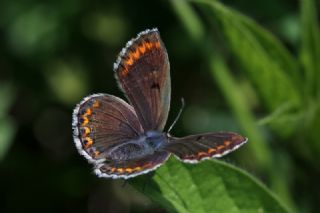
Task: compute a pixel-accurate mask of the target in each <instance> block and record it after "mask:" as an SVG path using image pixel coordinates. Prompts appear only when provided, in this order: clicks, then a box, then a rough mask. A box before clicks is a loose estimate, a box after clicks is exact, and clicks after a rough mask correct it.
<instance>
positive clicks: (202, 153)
mask: <svg viewBox="0 0 320 213" xmlns="http://www.w3.org/2000/svg"><path fill="white" fill-rule="evenodd" d="M207 155H208V153H206V152H199V153H198V157H202V156H207Z"/></svg>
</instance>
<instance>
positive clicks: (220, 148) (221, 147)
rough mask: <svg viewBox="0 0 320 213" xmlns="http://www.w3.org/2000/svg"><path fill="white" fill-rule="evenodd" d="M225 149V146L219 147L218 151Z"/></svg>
mask: <svg viewBox="0 0 320 213" xmlns="http://www.w3.org/2000/svg"><path fill="white" fill-rule="evenodd" d="M224 148H225V146H223V145H221V146H218V147H217V149H218V150H220V149H224Z"/></svg>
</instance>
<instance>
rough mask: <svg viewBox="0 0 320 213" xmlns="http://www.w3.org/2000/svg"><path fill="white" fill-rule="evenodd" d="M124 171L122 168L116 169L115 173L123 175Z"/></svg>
mask: <svg viewBox="0 0 320 213" xmlns="http://www.w3.org/2000/svg"><path fill="white" fill-rule="evenodd" d="M124 171H125V170H124V169H123V168H118V169H117V172H119V173H123V172H124Z"/></svg>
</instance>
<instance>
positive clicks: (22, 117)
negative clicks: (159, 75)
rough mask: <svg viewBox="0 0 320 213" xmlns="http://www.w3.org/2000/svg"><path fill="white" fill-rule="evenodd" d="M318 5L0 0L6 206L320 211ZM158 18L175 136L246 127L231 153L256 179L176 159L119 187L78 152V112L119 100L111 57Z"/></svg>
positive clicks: (0, 127) (0, 150)
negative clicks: (93, 101) (87, 104)
mask: <svg viewBox="0 0 320 213" xmlns="http://www.w3.org/2000/svg"><path fill="white" fill-rule="evenodd" d="M317 11H319V2H318V1H314V0H301V1H275V0H271V1H264V2H261V1H250V0H243V1H227V0H226V1H223V2H222V1H217V0H192V1H185V0H162V1H152V2H151V1H146V0H142V1H107V2H101V1H90V2H87V1H84V0H80V1H76V0H71V1H46V2H44V1H38V0H22V1H9V0H3V1H1V2H0V37H1V41H2V42H1V46H0V56H1V57H0V100H1V101H0V175H1V180H2V182H1V192H2V193H1V199H0V204H1V205H0V211H1V212H21V211H24V212H29V211H32V212H57V211H73V212H76V211H77V212H154V211H156V212H161V211H179V212H210V210H211V211H212V212H251V211H252V212H288V211H292V212H317V211H318V209H319V202H320V183H319V181H318V179H319V178H318V177H320V166H319V156H320V140H319V137H318V132H319V129H320V100H319V99H320V33H319V15H318V12H317ZM153 27H158V28H159V30H160V33H161V36H162V39H163V41H164V43H165V45H166V47H167V50H168V53H169V58H170V62H171V75H172V90H173V91H172V94H173V97H172V107H171V114H170V119H169V121H168V123H171V121H172V119H173V118H174V114H175V113H176V112H177V111H178V109H179V107H180V102H179V100H180V97H184V99H185V100H186V103H187V105H186V110H185V111H184V113H183V115H182V119H181V120H180V121H179V122H178V124H177V125H176V127H175V129H174V134H175V135H177V136H183V135H187V134H193V133H200V132H206V131H220V130H230V131H237V132H241V133H242V134H243V135H246V136H247V137H248V138H249V142H248V143H247V144H246V145H245V146H244V147H242V148H241V149H239V150H238V151H237V152H235V153H233V154H231V155H228V156H227V157H225V158H224V159H225V160H227V161H228V162H230V163H231V164H236V165H238V166H239V167H240V168H242V169H243V170H247V171H248V172H249V173H251V174H253V175H254V176H255V177H252V176H251V175H249V174H247V173H246V172H244V171H242V170H241V169H238V168H235V167H234V166H231V165H228V164H226V163H222V162H218V161H210V162H205V163H201V164H199V165H183V164H181V163H180V162H178V161H176V160H175V159H171V160H170V161H169V162H168V163H167V165H164V166H163V167H161V168H160V169H159V170H158V171H157V172H156V173H155V175H154V176H153V177H152V178H151V179H150V177H149V176H151V175H152V174H151V175H145V176H142V177H138V178H136V179H134V180H131V181H130V182H129V183H130V184H129V185H126V186H125V187H122V186H121V185H122V184H123V183H122V181H114V180H106V179H98V178H97V177H95V176H94V175H93V174H92V173H91V172H90V171H91V169H92V168H91V167H90V165H88V164H87V162H86V161H85V160H84V159H82V157H80V156H79V155H78V153H77V151H76V149H75V147H74V144H73V142H72V130H71V113H72V109H73V107H74V106H75V104H76V103H78V102H79V101H80V100H81V98H82V97H84V96H86V95H88V94H91V93H95V92H105V93H110V94H114V95H117V96H120V97H124V96H123V94H121V92H120V91H119V90H118V88H117V84H116V81H115V79H114V77H113V72H112V66H113V63H114V61H115V59H116V56H117V54H118V52H119V51H120V50H121V48H122V47H123V46H124V45H125V43H126V41H127V40H129V39H130V38H132V37H133V36H135V34H137V33H138V32H140V31H142V30H144V29H146V28H153ZM258 179H259V180H260V181H261V182H263V184H261V183H260V181H258ZM264 184H265V185H266V186H267V188H269V189H270V190H269V189H266V187H265V186H264ZM131 186H133V188H134V189H132V188H131ZM135 189H138V190H139V191H140V193H138V192H137V191H136V190H135ZM288 209H290V210H288Z"/></svg>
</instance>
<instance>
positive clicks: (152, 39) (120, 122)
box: [72, 28, 247, 179]
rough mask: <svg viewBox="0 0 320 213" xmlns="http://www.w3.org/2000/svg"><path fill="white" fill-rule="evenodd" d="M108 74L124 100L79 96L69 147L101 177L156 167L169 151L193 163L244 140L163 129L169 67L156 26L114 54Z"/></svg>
mask: <svg viewBox="0 0 320 213" xmlns="http://www.w3.org/2000/svg"><path fill="white" fill-rule="evenodd" d="M114 72H115V77H116V79H117V82H118V84H119V87H120V89H121V90H122V91H123V92H124V94H125V95H126V97H127V99H128V100H129V103H127V102H126V101H124V100H122V99H121V98H118V97H116V96H113V95H109V94H93V95H90V96H88V97H85V98H84V99H83V100H82V101H81V102H80V103H79V104H78V105H77V106H76V107H75V109H74V111H73V122H72V127H73V138H74V142H75V145H76V147H77V149H78V151H79V153H80V154H81V155H83V156H84V157H85V158H86V159H87V160H88V161H89V162H90V163H92V164H93V166H94V172H95V174H97V175H98V176H99V177H105V178H113V179H117V178H124V179H128V178H132V177H135V176H137V175H141V174H145V173H148V172H150V171H152V170H155V169H157V168H158V167H159V166H161V165H162V164H163V163H164V162H165V161H166V160H167V159H168V158H169V156H170V155H171V154H173V155H174V156H175V157H177V158H178V159H179V160H181V161H182V162H186V163H198V162H200V161H202V160H205V159H210V158H216V157H221V156H223V155H225V154H227V153H229V152H231V151H234V150H235V149H237V148H239V147H240V146H241V145H243V144H244V143H246V142H247V138H246V137H243V136H241V135H239V134H237V133H233V132H217V133H204V134H198V135H190V136H186V137H182V138H177V137H173V136H171V135H170V134H169V133H165V132H164V131H163V130H164V127H165V124H166V121H167V118H168V113H169V108H170V96H171V81H170V65H169V59H168V54H167V51H166V48H165V46H164V44H163V42H162V40H161V38H160V34H159V31H158V29H156V28H155V29H151V30H145V31H143V32H141V33H139V34H138V35H137V37H136V38H134V39H132V40H130V41H129V42H128V43H127V44H126V46H125V47H124V48H123V49H122V51H121V52H120V54H119V56H118V59H117V61H116V63H114Z"/></svg>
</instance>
